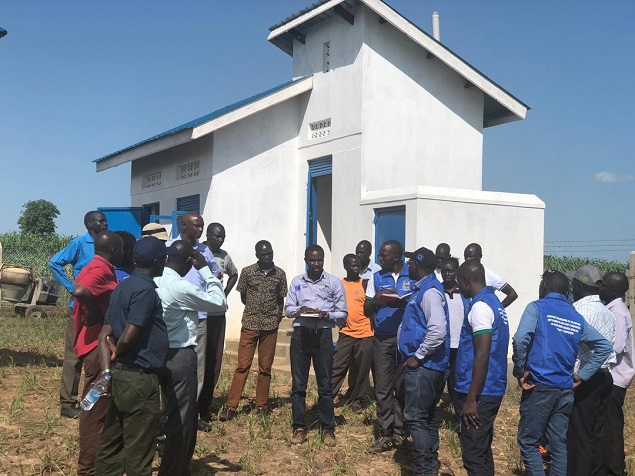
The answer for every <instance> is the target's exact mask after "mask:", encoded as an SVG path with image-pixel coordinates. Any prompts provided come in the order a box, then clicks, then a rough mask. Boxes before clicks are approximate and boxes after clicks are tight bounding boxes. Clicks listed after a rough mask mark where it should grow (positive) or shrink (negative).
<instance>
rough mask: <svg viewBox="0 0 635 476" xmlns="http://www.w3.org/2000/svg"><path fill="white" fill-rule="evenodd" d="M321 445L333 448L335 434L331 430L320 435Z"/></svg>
mask: <svg viewBox="0 0 635 476" xmlns="http://www.w3.org/2000/svg"><path fill="white" fill-rule="evenodd" d="M322 443H324V446H335V444H336V442H335V432H334V431H333V430H326V431H324V432H323V433H322Z"/></svg>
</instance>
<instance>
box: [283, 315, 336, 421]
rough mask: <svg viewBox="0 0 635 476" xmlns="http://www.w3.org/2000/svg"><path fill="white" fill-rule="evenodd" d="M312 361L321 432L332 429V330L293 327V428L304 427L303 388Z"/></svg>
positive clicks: (333, 413)
mask: <svg viewBox="0 0 635 476" xmlns="http://www.w3.org/2000/svg"><path fill="white" fill-rule="evenodd" d="M311 361H313V370H314V371H315V380H316V381H317V387H318V416H319V417H320V422H321V425H322V431H326V430H331V431H332V430H334V429H335V409H334V407H333V387H332V386H331V376H332V373H333V336H332V334H331V329H330V328H329V329H307V328H305V327H295V328H294V329H293V335H292V336H291V379H292V384H291V410H292V413H293V428H294V429H296V428H304V429H306V428H307V424H306V420H305V418H304V414H305V412H306V387H307V384H308V382H309V369H310V367H311Z"/></svg>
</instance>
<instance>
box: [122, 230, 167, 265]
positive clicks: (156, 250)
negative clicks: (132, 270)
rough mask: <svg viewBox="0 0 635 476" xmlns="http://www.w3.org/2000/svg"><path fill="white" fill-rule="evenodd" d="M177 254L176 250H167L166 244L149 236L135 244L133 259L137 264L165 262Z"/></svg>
mask: <svg viewBox="0 0 635 476" xmlns="http://www.w3.org/2000/svg"><path fill="white" fill-rule="evenodd" d="M174 253H176V250H175V249H174V248H167V247H166V246H165V243H164V242H163V241H161V240H159V239H158V238H156V237H154V236H148V237H147V238H144V239H143V240H139V241H137V242H136V243H135V244H134V248H133V249H132V259H133V261H134V262H135V263H152V262H153V261H154V260H157V259H158V260H165V258H166V257H167V256H168V255H173V254H174Z"/></svg>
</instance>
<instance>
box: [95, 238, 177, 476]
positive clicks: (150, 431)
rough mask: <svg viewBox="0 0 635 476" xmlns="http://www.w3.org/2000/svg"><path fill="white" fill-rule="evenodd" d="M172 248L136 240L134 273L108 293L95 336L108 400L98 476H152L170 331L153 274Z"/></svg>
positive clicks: (160, 269) (160, 268)
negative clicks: (100, 326)
mask: <svg viewBox="0 0 635 476" xmlns="http://www.w3.org/2000/svg"><path fill="white" fill-rule="evenodd" d="M174 253H175V250H174V248H166V247H165V244H164V243H163V242H162V241H160V240H159V239H157V238H155V237H148V238H144V239H142V240H139V241H137V242H136V243H135V246H134V249H133V260H134V265H135V268H134V271H133V273H132V275H131V276H130V277H129V278H128V279H126V280H125V281H124V282H122V283H121V284H120V285H119V286H117V288H116V289H115V291H114V292H113V293H112V296H111V300H110V307H109V308H108V312H107V313H106V319H105V320H104V327H103V329H102V331H101V334H100V335H99V352H100V359H101V365H102V367H103V368H104V371H103V373H104V374H106V373H110V374H111V375H112V381H111V382H110V383H109V387H110V389H109V390H110V393H112V399H111V402H110V408H109V409H108V416H107V418H106V423H105V426H104V432H103V436H102V440H101V444H100V447H99V454H98V455H97V464H96V474H99V475H100V476H114V475H121V474H123V473H124V472H125V473H127V474H150V473H151V468H152V459H153V457H154V452H155V446H156V444H155V437H156V434H157V429H158V424H159V415H160V414H161V404H160V393H161V392H160V386H159V377H158V375H157V371H159V369H161V368H162V367H163V365H164V364H165V359H166V355H167V352H168V345H169V344H168V333H167V328H166V325H165V322H164V321H163V308H162V306H161V299H160V298H159V295H158V294H157V292H156V288H157V286H156V284H154V281H152V278H156V277H158V276H161V274H163V268H164V266H165V259H166V256H168V255H172V254H174Z"/></svg>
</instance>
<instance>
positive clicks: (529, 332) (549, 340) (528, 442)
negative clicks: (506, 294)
mask: <svg viewBox="0 0 635 476" xmlns="http://www.w3.org/2000/svg"><path fill="white" fill-rule="evenodd" d="M568 291H569V280H568V279H567V277H566V276H565V275H564V274H562V273H560V272H559V271H547V272H546V273H545V274H543V275H542V281H541V282H540V287H539V291H538V295H539V297H540V299H539V300H538V301H534V302H531V303H529V304H528V305H527V308H526V309H525V312H524V313H523V315H522V316H521V318H520V323H519V325H518V330H517V331H516V334H515V335H514V339H513V348H514V354H513V356H512V360H513V361H514V377H516V378H517V379H518V384H519V385H520V387H521V388H522V391H523V392H522V399H521V402H520V422H519V423H518V447H519V448H520V454H521V456H522V458H523V462H524V463H525V468H526V470H527V474H528V475H530V476H536V475H539V476H544V474H545V472H544V469H543V465H542V457H541V455H540V451H539V449H538V446H539V443H540V440H541V438H542V437H543V435H546V436H547V441H548V442H549V454H550V455H551V474H554V475H565V474H567V429H568V427H569V415H570V413H571V409H572V407H573V391H574V389H575V388H576V387H577V386H578V385H580V383H582V381H585V380H588V379H589V378H591V377H592V376H593V374H594V373H595V372H596V371H597V370H598V369H599V368H600V366H601V365H602V363H603V362H604V361H605V360H606V359H607V357H609V355H610V354H611V351H612V346H611V343H610V342H609V341H608V340H606V339H605V338H604V337H602V335H601V334H600V333H599V332H598V331H596V330H595V329H594V328H593V327H591V326H590V325H588V324H587V323H586V321H585V320H584V317H582V316H581V315H580V314H578V312H577V311H576V310H575V309H574V308H573V306H572V305H571V304H570V303H569V301H568V300H567V293H568ZM580 343H585V344H586V345H587V346H588V347H589V348H591V349H593V356H592V357H591V360H590V361H589V362H588V363H587V364H586V365H585V366H584V367H583V368H582V369H580V370H579V372H578V373H577V374H575V373H574V365H575V359H576V355H577V354H578V349H579V346H580Z"/></svg>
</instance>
